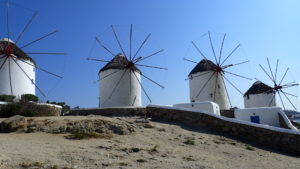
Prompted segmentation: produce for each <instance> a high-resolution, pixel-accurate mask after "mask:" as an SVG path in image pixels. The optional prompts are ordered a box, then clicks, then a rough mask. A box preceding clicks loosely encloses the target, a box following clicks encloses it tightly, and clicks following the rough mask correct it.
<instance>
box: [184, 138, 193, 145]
mask: <svg viewBox="0 0 300 169" xmlns="http://www.w3.org/2000/svg"><path fill="white" fill-rule="evenodd" d="M183 143H184V144H188V145H195V138H194V137H185V140H184V142H183Z"/></svg>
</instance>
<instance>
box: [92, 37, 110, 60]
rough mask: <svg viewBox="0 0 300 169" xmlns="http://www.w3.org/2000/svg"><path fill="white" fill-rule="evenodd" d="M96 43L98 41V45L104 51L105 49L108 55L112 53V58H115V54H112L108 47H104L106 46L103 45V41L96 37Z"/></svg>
mask: <svg viewBox="0 0 300 169" xmlns="http://www.w3.org/2000/svg"><path fill="white" fill-rule="evenodd" d="M96 41H97V42H98V44H99V45H100V46H101V47H102V48H103V49H105V50H106V51H107V52H108V53H110V54H111V55H112V56H115V54H114V53H112V52H111V51H110V50H109V49H108V48H107V47H106V46H104V45H103V44H102V43H101V41H100V39H99V38H97V37H96Z"/></svg>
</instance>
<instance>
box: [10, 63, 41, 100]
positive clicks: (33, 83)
mask: <svg viewBox="0 0 300 169" xmlns="http://www.w3.org/2000/svg"><path fill="white" fill-rule="evenodd" d="M12 59H13V61H14V62H15V63H16V64H17V65H18V67H19V68H20V69H21V70H22V72H23V73H24V74H25V75H26V77H27V78H28V79H29V80H30V81H31V82H32V83H33V84H34V86H35V87H36V88H37V89H38V91H39V92H40V93H41V94H42V95H43V96H44V97H46V95H45V94H44V92H43V91H42V90H41V89H40V88H39V87H38V86H37V85H36V83H35V82H34V81H33V79H30V77H29V75H28V74H27V73H26V72H25V71H24V70H23V68H22V67H21V66H20V65H19V63H18V62H17V61H16V60H15V59H14V58H12Z"/></svg>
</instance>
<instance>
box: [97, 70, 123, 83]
mask: <svg viewBox="0 0 300 169" xmlns="http://www.w3.org/2000/svg"><path fill="white" fill-rule="evenodd" d="M121 70H123V69H118V70H116V71H114V72H112V73H110V74H108V75H105V76H104V77H102V78H100V79H99V80H102V79H105V78H107V77H109V76H111V75H113V74H115V73H117V72H119V71H121ZM99 80H98V81H99Z"/></svg>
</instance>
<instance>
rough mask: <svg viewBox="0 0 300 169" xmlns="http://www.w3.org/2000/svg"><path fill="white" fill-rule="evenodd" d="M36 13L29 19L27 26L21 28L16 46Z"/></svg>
mask: <svg viewBox="0 0 300 169" xmlns="http://www.w3.org/2000/svg"><path fill="white" fill-rule="evenodd" d="M37 14H38V11H36V12H35V13H34V14H33V15H32V17H31V18H30V20H29V21H28V22H27V24H26V25H25V27H24V28H23V30H22V32H21V33H20V34H19V36H18V38H17V40H16V42H15V44H17V43H18V42H19V40H20V39H21V37H22V36H23V34H24V33H25V31H26V30H27V28H28V27H29V25H30V24H31V22H32V21H33V19H34V18H35V17H36V16H37Z"/></svg>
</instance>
